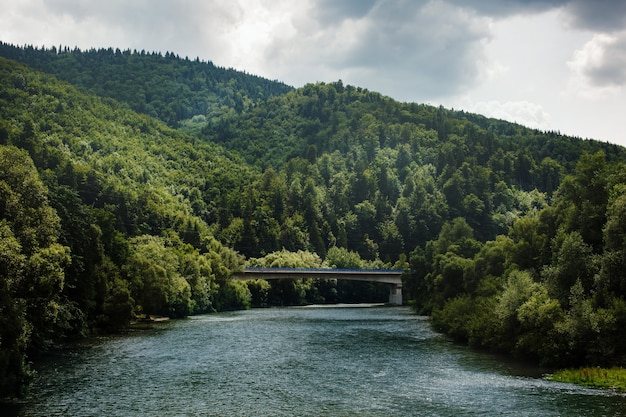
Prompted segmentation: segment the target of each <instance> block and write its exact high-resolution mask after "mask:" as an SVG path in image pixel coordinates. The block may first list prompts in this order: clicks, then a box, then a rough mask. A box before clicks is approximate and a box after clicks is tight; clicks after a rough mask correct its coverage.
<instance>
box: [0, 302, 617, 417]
mask: <svg viewBox="0 0 626 417" xmlns="http://www.w3.org/2000/svg"><path fill="white" fill-rule="evenodd" d="M0 414H2V413H0ZM625 414H626V397H624V396H622V395H618V394H613V393H610V392H605V391H598V390H591V389H586V388H581V387H577V386H573V385H569V384H561V383H555V382H548V381H545V380H543V379H542V378H541V375H540V373H539V371H538V370H534V369H529V368H527V367H524V366H520V365H519V364H515V363H511V362H507V361H504V360H503V359H502V358H498V357H494V356H491V355H488V354H485V353H478V352H474V351H472V350H469V349H467V348H464V347H461V346H458V345H454V344H451V343H449V342H448V341H446V339H445V338H444V337H442V336H441V335H439V334H437V333H434V332H433V331H432V330H431V329H430V327H429V325H428V321H427V320H426V319H425V318H424V317H418V316H415V315H414V314H412V313H411V312H410V310H409V309H407V308H401V307H399V308H373V307H370V308H365V307H362V308H356V307H306V308H283V309H256V310H249V311H241V312H233V313H221V314H213V315H206V316H197V317H192V318H189V319H185V320H174V321H169V322H166V323H162V324H158V325H156V326H154V328H153V329H150V330H141V331H135V332H132V333H131V334H127V335H122V336H108V337H100V338H96V339H93V340H90V341H89V342H86V343H82V344H80V345H79V346H73V347H71V348H66V349H65V350H63V351H62V352H60V353H58V354H56V355H55V356H53V357H50V358H48V359H47V360H46V361H45V362H44V363H42V364H41V365H40V369H39V377H38V379H37V381H36V383H35V385H34V387H33V388H32V390H31V392H30V395H29V396H28V397H27V398H26V400H25V401H24V403H23V404H22V406H21V407H19V408H17V409H16V410H13V411H12V412H11V414H9V415H14V416H22V417H26V416H150V417H155V416H225V417H229V416H463V415H468V416H469V415H471V416H483V415H498V416H503V415H511V416H619V415H625Z"/></svg>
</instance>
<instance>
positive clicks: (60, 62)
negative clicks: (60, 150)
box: [0, 41, 292, 127]
mask: <svg viewBox="0 0 626 417" xmlns="http://www.w3.org/2000/svg"><path fill="white" fill-rule="evenodd" d="M0 56H3V57H5V58H9V59H12V60H15V61H19V62H22V63H24V64H26V65H28V66H29V67H31V68H35V69H39V70H42V71H44V72H47V73H49V74H52V75H55V76H56V77H57V78H59V79H61V80H64V81H67V82H69V83H72V84H74V85H76V86H78V87H81V88H83V89H84V91H86V92H89V93H93V94H96V95H99V96H102V97H109V98H113V99H115V100H117V101H119V102H123V103H127V104H128V105H129V106H130V107H131V108H132V109H133V110H135V111H137V112H139V113H144V114H147V115H150V116H152V117H155V118H158V119H160V120H162V121H164V122H165V123H167V124H168V125H169V126H173V127H178V126H180V125H181V123H182V124H187V125H189V124H191V125H192V127H193V124H194V123H201V122H204V121H205V117H207V116H208V117H211V115H212V114H221V113H222V112H225V111H227V110H233V111H235V112H238V113H240V112H242V111H245V110H248V109H250V108H251V107H253V106H255V105H256V104H257V103H258V102H261V101H263V100H265V99H267V98H269V97H272V96H275V95H279V94H283V93H285V92H287V91H289V90H291V89H292V87H289V86H287V85H286V84H284V83H281V82H279V81H270V80H267V79H265V78H262V77H258V76H255V75H250V74H246V73H244V72H241V71H236V70H234V69H226V68H222V67H218V66H215V65H214V64H213V63H212V62H204V61H200V60H199V59H198V58H196V59H194V60H190V59H189V58H184V59H183V58H180V57H179V56H178V55H175V54H174V53H171V52H168V53H166V54H165V55H163V54H161V53H155V52H146V51H130V50H124V51H121V50H120V49H113V48H108V49H89V50H86V51H81V50H80V49H78V48H73V49H70V48H68V47H61V46H59V48H58V49H57V48H56V47H52V48H49V49H48V48H43V47H42V48H35V47H32V46H27V47H23V48H22V47H17V46H14V45H11V44H8V43H3V42H1V41H0ZM194 116H196V118H195V119H194Z"/></svg>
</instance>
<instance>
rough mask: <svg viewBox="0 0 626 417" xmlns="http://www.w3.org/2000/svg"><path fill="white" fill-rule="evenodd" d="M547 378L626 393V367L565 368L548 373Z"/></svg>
mask: <svg viewBox="0 0 626 417" xmlns="http://www.w3.org/2000/svg"><path fill="white" fill-rule="evenodd" d="M547 379H549V380H550V381H557V382H568V383H572V384H578V385H583V386H587V387H593V388H605V389H611V390H615V391H619V392H625V393H626V369H624V368H579V369H564V370H561V371H558V372H555V373H554V374H552V375H548V376H547Z"/></svg>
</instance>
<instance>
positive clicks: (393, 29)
mask: <svg viewBox="0 0 626 417" xmlns="http://www.w3.org/2000/svg"><path fill="white" fill-rule="evenodd" d="M328 4H329V1H327V0H321V1H318V2H316V3H315V5H314V8H313V10H312V11H311V13H310V15H309V19H310V20H309V21H307V22H306V23H303V24H299V25H296V27H297V30H298V33H297V34H296V35H295V36H294V37H293V38H291V39H284V38H281V39H277V40H276V41H275V42H274V43H273V45H272V47H271V48H270V49H269V50H268V60H274V61H275V62H277V63H278V65H280V63H282V62H286V61H287V60H292V61H296V62H298V63H300V65H299V66H298V68H297V71H298V72H299V73H300V74H301V75H302V72H311V73H316V74H320V73H326V74H328V75H329V76H330V77H333V75H332V72H333V71H334V73H335V74H336V76H335V77H333V79H336V78H340V77H341V78H343V79H344V81H346V82H348V83H351V84H357V85H361V86H364V87H368V86H370V85H372V81H374V80H375V81H374V82H375V83H376V87H375V88H376V89H377V90H378V91H381V92H383V93H384V94H389V95H392V96H394V97H396V98H399V99H407V100H408V99H409V98H410V97H415V95H416V92H417V93H418V95H420V96H424V97H431V98H434V97H438V96H445V95H448V94H453V93H455V92H458V91H459V90H461V89H463V88H465V87H467V86H469V85H471V84H473V83H474V82H476V79H477V77H478V74H479V72H480V65H481V62H482V61H483V59H484V57H483V48H482V46H481V43H482V42H483V41H485V40H486V39H488V38H489V36H490V33H489V28H488V23H489V22H488V21H487V20H486V19H484V18H482V17H480V16H478V15H477V14H476V13H475V12H473V11H469V10H463V9H459V8H456V7H453V6H450V5H449V4H447V3H445V2H442V1H426V0H425V1H403V0H399V1H392V0H379V1H376V2H372V1H370V2H367V4H361V3H360V2H359V3H358V4H356V3H350V4H348V5H344V6H342V7H335V8H333V9H332V10H333V13H336V15H335V16H334V18H332V19H331V18H330V17H329V15H330V14H331V13H330V12H329V11H328V10H327V9H325V8H326V7H327V6H328ZM311 20H312V21H311ZM294 45H297V46H295V47H294ZM320 69H322V70H320ZM288 77H289V76H288ZM315 79H316V78H315V77H314V76H312V77H310V78H309V81H311V80H315Z"/></svg>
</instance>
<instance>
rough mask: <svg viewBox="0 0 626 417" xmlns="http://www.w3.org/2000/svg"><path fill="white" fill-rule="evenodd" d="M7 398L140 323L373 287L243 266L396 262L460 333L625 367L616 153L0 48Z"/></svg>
mask: <svg viewBox="0 0 626 417" xmlns="http://www.w3.org/2000/svg"><path fill="white" fill-rule="evenodd" d="M0 56H3V57H4V58H0V235H1V237H2V238H1V239H0V286H1V287H2V288H1V289H0V311H1V312H2V314H0V320H1V321H2V323H1V325H0V392H1V393H2V394H3V395H17V394H19V393H20V390H21V389H22V388H23V387H24V386H25V383H26V382H27V381H28V380H29V378H30V377H31V374H32V369H31V366H30V365H29V362H30V361H31V360H32V359H33V358H36V356H37V355H38V354H39V353H41V352H44V351H45V350H46V349H49V348H50V347H51V346H54V345H55V344H57V343H60V342H62V341H64V340H67V339H70V338H76V337H84V336H85V335H88V334H92V333H94V332H102V331H115V330H118V329H122V328H124V327H125V326H127V325H128V323H130V321H131V320H133V319H134V318H136V317H143V316H145V315H164V316H169V317H184V316H187V315H190V314H198V313H206V312H212V311H222V310H228V309H241V308H249V307H251V306H266V305H297V304H305V303H313V302H314V303H334V302H363V301H371V302H373V301H380V300H383V301H384V300H385V299H386V297H387V289H386V288H384V287H380V286H376V285H373V284H360V283H353V282H337V281H314V280H302V281H300V282H294V281H288V282H272V283H268V282H265V281H253V282H248V283H245V282H241V281H235V280H232V279H231V274H232V272H233V271H237V270H240V269H242V268H243V267H245V266H246V265H251V266H281V267H320V266H323V267H341V268H385V267H394V268H401V269H405V270H406V271H407V272H406V274H405V277H404V281H405V283H404V288H405V299H408V300H409V303H410V304H411V305H412V307H413V308H414V309H415V310H416V311H417V312H418V313H421V314H429V315H430V316H431V320H432V323H433V325H434V326H435V327H436V328H437V329H438V330H440V331H442V332H445V333H446V334H448V335H450V336H451V337H452V338H454V339H456V340H459V341H462V342H466V343H469V344H470V345H472V346H475V347H480V348H484V349H488V350H493V351H499V352H508V353H513V354H516V355H520V356H524V357H530V358H533V359H534V360H536V361H537V362H540V363H542V364H546V365H552V366H576V365H583V364H584V365H625V364H626V342H625V341H624V340H623V338H622V337H621V329H622V328H624V326H626V300H625V297H626V277H625V276H624V274H625V272H624V271H626V251H625V249H626V164H625V163H626V150H625V149H624V148H622V147H620V146H617V145H612V144H609V143H602V142H598V141H593V140H583V139H580V138H573V137H566V136H562V135H560V134H558V133H557V132H541V131H537V130H533V129H528V128H525V127H523V126H520V125H517V124H513V123H508V122H504V121H500V120H494V119H488V118H485V117H482V116H480V115H475V114H469V113H465V112H460V111H454V110H450V109H445V108H442V107H433V106H428V105H422V104H415V103H400V102H397V101H395V100H393V99H392V98H389V97H385V96H382V95H380V94H378V93H375V92H371V91H368V90H366V89H363V88H359V87H355V86H350V85H344V84H343V83H342V82H341V81H337V82H334V83H317V84H309V85H306V86H304V87H302V88H298V89H294V88H291V87H289V86H286V85H284V84H282V83H280V82H276V81H269V80H265V79H262V78H260V77H256V76H252V75H249V74H245V73H242V72H237V71H235V70H231V69H223V68H219V67H216V66H214V65H213V64H212V63H210V62H201V61H199V60H197V59H196V60H189V59H187V58H184V59H181V58H180V57H178V56H176V55H174V54H172V53H167V54H165V55H162V54H155V53H146V52H145V51H141V52H137V51H133V52H131V51H120V50H113V49H101V50H89V51H80V50H78V49H76V48H74V49H69V48H62V47H59V48H56V47H55V48H52V49H44V48H34V47H30V46H26V47H15V46H12V45H8V44H0Z"/></svg>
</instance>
